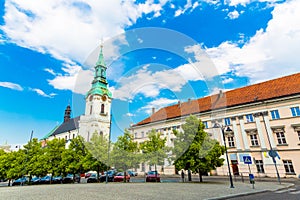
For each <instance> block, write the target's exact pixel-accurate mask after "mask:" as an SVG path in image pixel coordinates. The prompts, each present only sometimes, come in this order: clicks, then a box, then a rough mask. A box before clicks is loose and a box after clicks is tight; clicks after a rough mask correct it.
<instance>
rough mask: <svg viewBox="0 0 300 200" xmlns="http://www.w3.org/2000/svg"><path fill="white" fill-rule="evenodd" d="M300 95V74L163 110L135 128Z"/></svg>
mask: <svg viewBox="0 0 300 200" xmlns="http://www.w3.org/2000/svg"><path fill="white" fill-rule="evenodd" d="M295 94H300V73H297V74H293V75H290V76H285V77H282V78H278V79H274V80H270V81H266V82H262V83H258V84H254V85H250V86H246V87H242V88H238V89H234V90H230V91H227V92H224V93H223V94H222V95H220V94H215V95H211V96H207V97H203V98H200V99H196V100H191V101H188V102H184V103H181V104H180V105H179V104H175V105H171V106H167V107H165V108H161V109H160V110H158V111H157V112H155V113H154V114H152V115H151V116H150V117H148V118H146V119H144V120H142V121H140V122H139V123H137V124H135V125H133V126H139V125H144V124H148V123H151V122H157V121H162V120H167V119H172V118H176V117H180V116H185V115H190V114H196V113H201V112H206V111H211V110H216V109H220V108H225V107H233V106H237V105H243V104H248V103H253V102H259V101H264V100H269V99H274V98H279V97H285V96H291V95H295Z"/></svg>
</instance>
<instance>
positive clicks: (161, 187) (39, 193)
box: [0, 181, 291, 200]
mask: <svg viewBox="0 0 300 200" xmlns="http://www.w3.org/2000/svg"><path fill="white" fill-rule="evenodd" d="M289 186H291V184H290V183H282V184H281V185H279V184H278V183H276V182H268V183H264V182H260V183H256V184H255V189H252V185H251V184H249V183H235V188H229V184H228V181H227V182H224V181H218V182H207V183H201V184H200V183H108V184H105V183H94V184H59V185H36V186H15V187H0V200H40V199H42V200H53V199H54V200H60V199H63V200H69V199H72V200H75V199H84V200H92V199H93V200H94V199H114V200H121V199H139V200H142V199H172V200H175V199H185V200H186V199H197V200H199V199H218V198H220V197H225V198H226V197H229V196H232V195H234V196H235V195H242V194H247V193H253V192H262V191H266V190H277V189H281V188H284V187H289Z"/></svg>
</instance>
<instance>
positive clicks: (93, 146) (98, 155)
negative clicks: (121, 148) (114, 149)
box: [84, 133, 111, 178]
mask: <svg viewBox="0 0 300 200" xmlns="http://www.w3.org/2000/svg"><path fill="white" fill-rule="evenodd" d="M86 148H87V150H88V154H87V155H86V156H85V159H84V168H85V169H86V170H96V171H97V177H98V178H99V173H100V171H104V170H107V169H108V168H109V165H110V163H109V159H108V154H109V153H110V151H111V150H110V144H109V141H108V138H107V137H105V136H103V135H99V134H97V133H94V134H93V136H92V138H91V140H90V142H86Z"/></svg>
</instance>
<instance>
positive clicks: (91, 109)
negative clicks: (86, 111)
mask: <svg viewBox="0 0 300 200" xmlns="http://www.w3.org/2000/svg"><path fill="white" fill-rule="evenodd" d="M92 112H93V106H92V105H91V107H90V115H91V114H92Z"/></svg>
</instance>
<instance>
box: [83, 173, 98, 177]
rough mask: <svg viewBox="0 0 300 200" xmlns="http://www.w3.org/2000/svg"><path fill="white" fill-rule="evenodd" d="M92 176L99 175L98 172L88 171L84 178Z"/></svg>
mask: <svg viewBox="0 0 300 200" xmlns="http://www.w3.org/2000/svg"><path fill="white" fill-rule="evenodd" d="M92 174H97V172H96V171H88V172H87V173H85V175H84V177H85V178H88V177H90V176H91V175H92Z"/></svg>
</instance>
